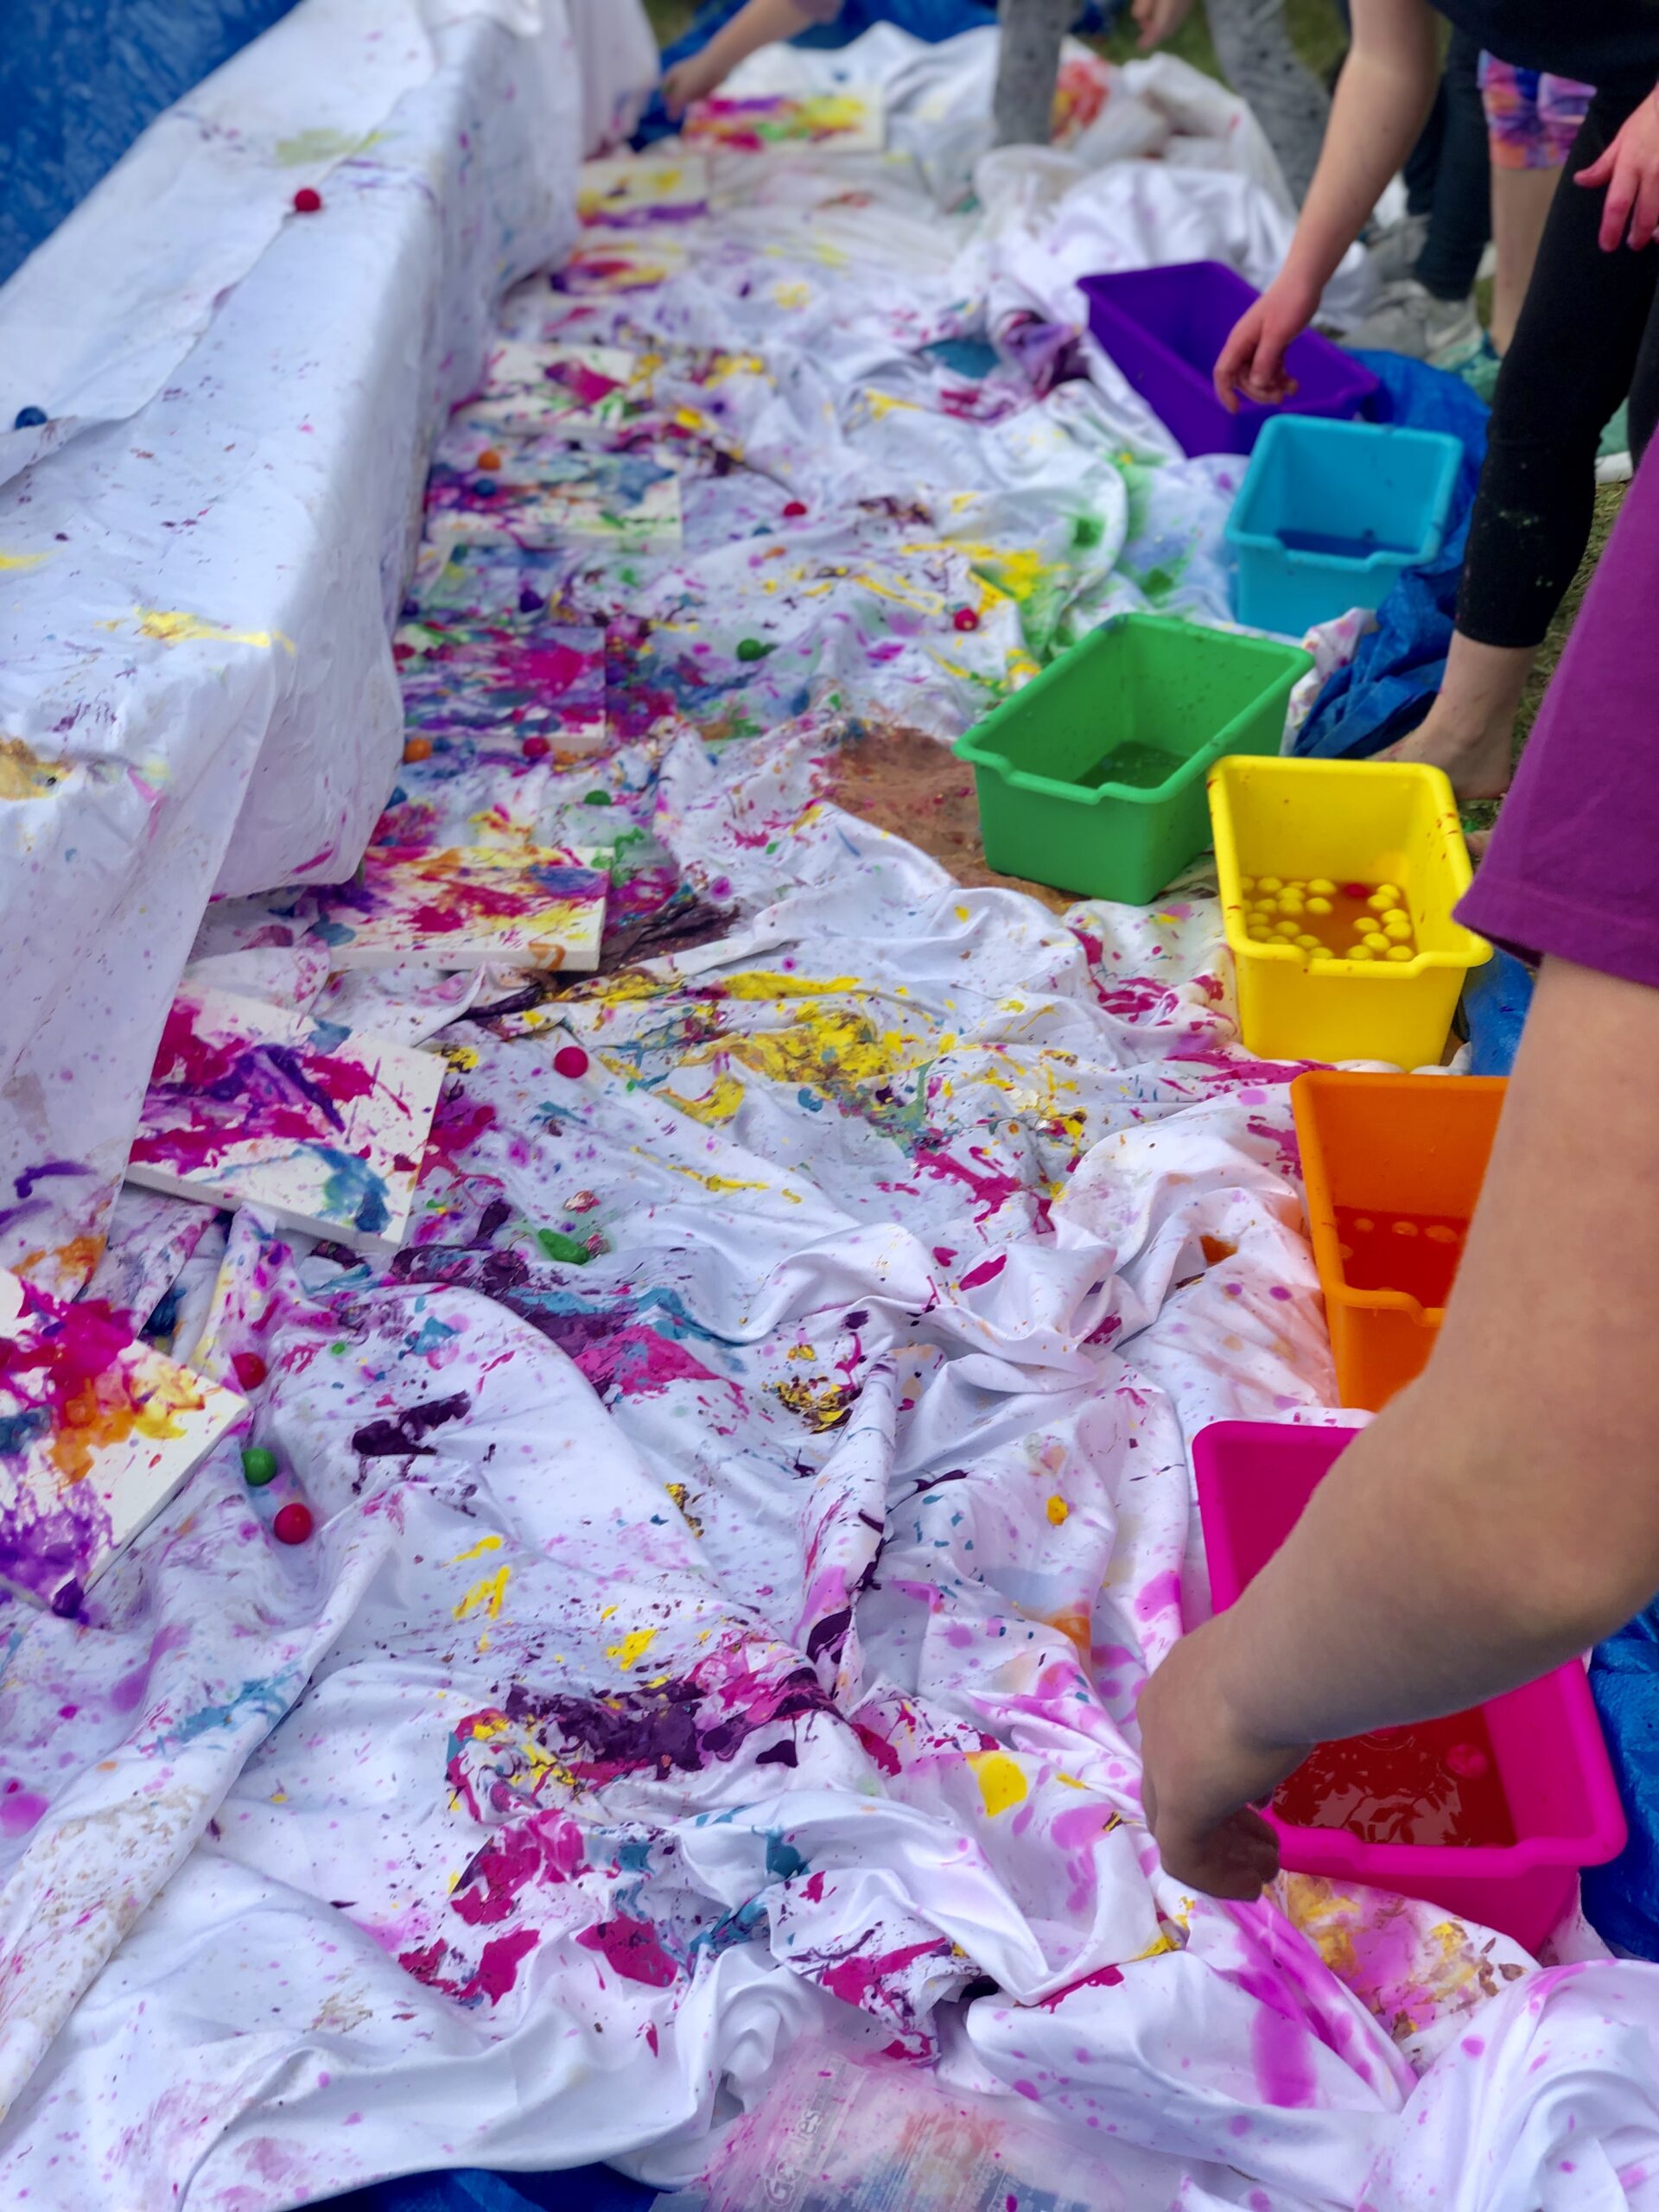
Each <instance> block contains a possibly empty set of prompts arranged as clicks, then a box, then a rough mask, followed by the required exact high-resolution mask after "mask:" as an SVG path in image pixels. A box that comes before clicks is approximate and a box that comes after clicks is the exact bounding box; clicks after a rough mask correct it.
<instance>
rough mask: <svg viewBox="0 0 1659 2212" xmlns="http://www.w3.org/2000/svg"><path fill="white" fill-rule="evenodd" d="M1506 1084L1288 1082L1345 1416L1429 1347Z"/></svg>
mask: <svg viewBox="0 0 1659 2212" xmlns="http://www.w3.org/2000/svg"><path fill="white" fill-rule="evenodd" d="M1508 1088H1509V1086H1508V1084H1507V1083H1505V1082H1504V1080H1503V1077H1498V1076H1435V1075H1351V1074H1344V1073H1342V1072H1341V1071H1338V1070H1335V1069H1332V1070H1328V1071H1316V1072H1315V1073H1313V1074H1309V1075H1303V1076H1298V1077H1297V1078H1296V1081H1295V1082H1294V1084H1292V1086H1291V1103H1292V1107H1293V1109H1294V1113H1295V1116H1296V1135H1297V1139H1298V1141H1299V1142H1300V1147H1301V1154H1302V1178H1303V1182H1304V1184H1305V1185H1306V1198H1307V1224H1308V1229H1309V1231H1310V1233H1311V1235H1312V1236H1313V1262H1314V1265H1315V1266H1316V1267H1317V1268H1318V1269H1319V1287H1320V1288H1321V1289H1322V1290H1323V1291H1324V1293H1325V1318H1326V1319H1327V1321H1328V1322H1329V1324H1330V1328H1331V1350H1332V1353H1333V1354H1334V1355H1335V1358H1336V1363H1337V1387H1338V1392H1339V1394H1340V1395H1341V1400H1342V1402H1343V1404H1344V1406H1360V1407H1364V1408H1367V1409H1369V1410H1370V1411H1371V1412H1373V1413H1375V1412H1376V1411H1377V1410H1378V1408H1381V1407H1383V1406H1385V1405H1386V1404H1387V1403H1388V1402H1389V1399H1390V1398H1391V1397H1393V1395H1394V1394H1395V1391H1396V1390H1401V1389H1404V1388H1405V1386H1406V1384H1407V1383H1409V1382H1410V1381H1411V1379H1412V1377H1413V1376H1414V1375H1417V1374H1419V1373H1421V1370H1422V1368H1423V1365H1424V1363H1425V1362H1426V1361H1427V1357H1428V1355H1429V1353H1430V1352H1431V1351H1433V1348H1434V1339H1435V1337H1436V1336H1437V1335H1438V1333H1439V1332H1440V1321H1441V1319H1442V1317H1443V1315H1444V1313H1445V1311H1446V1295H1447V1294H1448V1292H1449V1290H1450V1287H1451V1284H1452V1278H1453V1277H1454V1276H1455V1274H1456V1272H1457V1263H1458V1260H1459V1257H1460V1256H1461V1253H1462V1249H1463V1231H1464V1230H1465V1229H1466V1228H1467V1226H1468V1224H1469V1218H1470V1216H1471V1214H1472V1213H1473V1212H1474V1210H1475V1201H1476V1199H1477V1198H1478V1197H1479V1195H1480V1186H1481V1183H1482V1181H1483V1180H1484V1177H1485V1173H1486V1162H1487V1160H1488V1159H1489V1157H1490V1156H1491V1149H1492V1139H1493V1137H1494V1136H1495V1135H1497V1117H1498V1115H1499V1114H1500V1112H1501V1111H1502V1110H1503V1094H1504V1092H1505V1090H1507V1089H1508Z"/></svg>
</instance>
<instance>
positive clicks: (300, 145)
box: [277, 129, 380, 169]
mask: <svg viewBox="0 0 1659 2212" xmlns="http://www.w3.org/2000/svg"><path fill="white" fill-rule="evenodd" d="M379 137H380V133H379V132H378V130H371V131H370V132H369V134H368V136H367V137H359V138H353V137H347V135H346V132H345V131H343V130H321V129H320V130H302V131H300V132H298V133H297V134H296V137H292V138H279V139H278V140H277V160H278V161H279V162H281V163H282V165H283V168H285V169H299V168H309V167H310V166H311V164H312V163H313V162H343V161H345V160H346V158H347V156H350V155H352V154H361V153H365V152H366V151H367V149H368V148H369V147H371V146H372V145H374V144H375V143H376V142H377V141H378V138H379Z"/></svg>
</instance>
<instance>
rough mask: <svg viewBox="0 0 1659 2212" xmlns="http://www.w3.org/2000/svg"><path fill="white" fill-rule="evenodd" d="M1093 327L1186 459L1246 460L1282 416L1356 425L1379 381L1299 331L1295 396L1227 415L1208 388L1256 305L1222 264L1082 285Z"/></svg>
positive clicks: (1291, 359)
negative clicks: (1233, 456)
mask: <svg viewBox="0 0 1659 2212" xmlns="http://www.w3.org/2000/svg"><path fill="white" fill-rule="evenodd" d="M1078 286H1079V289H1081V291H1082V293H1083V296H1084V298H1085V299H1086V300H1087V301H1088V302H1089V327H1090V330H1092V331H1093V333H1094V334H1095V336H1096V338H1097V339H1098V340H1100V343H1101V345H1102V346H1103V347H1104V348H1105V350H1106V352H1107V353H1109V354H1110V355H1111V357H1112V359H1113V361H1114V362H1115V363H1116V365H1117V367H1118V368H1119V369H1121V370H1122V372H1123V374H1124V376H1125V377H1126V378H1128V381H1129V383H1130V384H1132V385H1134V387H1135V390H1136V391H1138V392H1139V393H1140V395H1141V398H1142V399H1144V400H1145V401H1146V403H1147V406H1148V407H1150V408H1151V410H1152V411H1153V412H1154V415H1156V416H1158V417H1159V419H1160V421H1161V422H1162V423H1163V424H1164V426H1165V428H1166V429H1167V430H1168V431H1169V433H1170V435H1172V436H1173V438H1174V439H1175V441H1176V442H1177V443H1178V444H1179V446H1180V448H1181V449H1182V451H1183V452H1185V453H1189V454H1198V453H1249V451H1250V449H1251V448H1252V447H1253V446H1254V445H1255V442H1256V439H1257V438H1258V437H1259V436H1260V435H1261V433H1262V429H1264V428H1265V426H1266V425H1267V424H1268V423H1271V422H1274V421H1275V420H1276V419H1277V418H1278V417H1279V416H1281V415H1283V414H1288V413H1293V412H1294V413H1295V414H1297V415H1319V416H1332V417H1333V418H1335V419H1337V420H1338V421H1341V420H1345V419H1346V418H1347V417H1348V416H1353V415H1357V414H1358V412H1359V411H1360V409H1361V408H1362V407H1363V406H1364V404H1366V402H1367V401H1368V400H1370V399H1371V398H1372V397H1374V396H1375V395H1376V391H1377V390H1378V385H1377V380H1376V378H1375V377H1374V376H1373V375H1372V374H1371V372H1370V370H1369V369H1365V368H1362V367H1361V366H1360V365H1359V363H1358V362H1357V360H1356V359H1354V357H1353V355H1352V354H1351V353H1344V352H1343V350H1342V348H1341V346H1333V345H1332V343H1331V341H1330V340H1329V339H1328V338H1321V337H1320V336H1319V334H1318V333H1317V332H1316V331H1312V330H1305V331H1304V332H1303V333H1302V334H1301V336H1300V338H1294V339H1293V340H1291V342H1290V344H1289V346H1287V348H1286V350H1285V366H1286V368H1287V371H1288V372H1289V373H1290V375H1291V376H1293V377H1294V378H1295V379H1296V391H1295V392H1294V395H1293V397H1291V398H1289V399H1287V401H1286V402H1285V404H1284V406H1283V407H1282V408H1278V407H1258V406H1257V405H1256V404H1255V402H1254V401H1253V400H1248V399H1241V400H1240V401H1239V404H1238V412H1237V413H1236V415H1230V414H1229V413H1228V411H1227V410H1226V409H1225V408H1224V406H1223V405H1222V404H1221V402H1220V401H1219V400H1218V399H1217V397H1216V392H1215V386H1214V384H1213V383H1212V382H1211V378H1212V377H1213V375H1214V372H1215V366H1216V361H1217V357H1218V355H1219V354H1220V352H1221V349H1222V347H1223V346H1224V344H1225V343H1226V341H1227V337H1228V334H1229V333H1230V331H1231V329H1232V327H1233V325H1234V324H1235V323H1236V321H1238V319H1239V317H1240V315H1243V312H1244V310H1245V309H1246V308H1248V307H1249V306H1251V305H1252V304H1253V303H1254V302H1255V301H1256V300H1258V299H1259V298H1260V297H1261V294H1260V293H1259V292H1258V291H1257V290H1256V289H1255V286H1254V285H1252V284H1247V283H1245V281H1244V279H1243V277H1241V276H1240V275H1239V274H1238V272H1237V270H1234V269H1229V268H1228V266H1227V264H1225V262H1222V261H1177V262H1172V263H1170V264H1167V265H1166V267H1164V268H1161V269H1124V270H1116V271H1114V272H1113V273H1112V274H1110V275H1109V276H1100V277H1080V278H1079V279H1078Z"/></svg>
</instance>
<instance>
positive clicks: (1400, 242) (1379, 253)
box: [1365, 215, 1428, 284]
mask: <svg viewBox="0 0 1659 2212" xmlns="http://www.w3.org/2000/svg"><path fill="white" fill-rule="evenodd" d="M1427 238H1428V218H1427V215H1402V217H1401V218H1400V220H1399V221H1398V222H1397V223H1389V224H1386V225H1385V226H1383V229H1382V230H1380V231H1378V232H1376V235H1375V236H1374V237H1372V238H1368V239H1367V240H1366V241H1365V250H1366V252H1367V253H1368V254H1369V255H1370V264H1371V267H1372V268H1373V269H1374V270H1376V281H1377V283H1379V284H1394V283H1398V282H1399V280H1400V278H1401V277H1409V276H1410V275H1411V274H1412V272H1413V270H1414V269H1415V268H1416V266H1417V257H1418V255H1419V254H1420V253H1421V251H1422V250H1423V247H1424V245H1425V244H1426V242H1427Z"/></svg>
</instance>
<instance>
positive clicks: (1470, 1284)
mask: <svg viewBox="0 0 1659 2212" xmlns="http://www.w3.org/2000/svg"><path fill="white" fill-rule="evenodd" d="M1447 1080H1448V1081H1452V1080H1455V1078H1453V1077H1448V1078H1447ZM1656 1090H1659V990H1654V989H1649V988H1647V987H1646V986H1644V985H1643V984H1641V983H1637V982H1626V981H1624V979H1623V978H1621V977H1618V976H1607V975H1601V974H1597V973H1594V972H1592V971H1591V970H1590V969H1585V968H1577V967H1571V966H1568V965H1567V963H1565V962H1564V961H1560V960H1555V959H1551V960H1547V961H1546V962H1545V964H1544V969H1543V972H1542V975H1541V979H1540V982H1539V985H1538V989H1537V993H1536V995H1535V999H1534V1001H1533V1006H1532V1010H1531V1013H1530V1014H1529V1018H1528V1021H1527V1027H1526V1033H1525V1036H1524V1039H1523V1041H1522V1046H1521V1051H1520V1053H1519V1055H1518V1057H1517V1059H1516V1068H1515V1073H1514V1076H1513V1077H1512V1078H1511V1081H1510V1090H1509V1096H1508V1099H1507V1101H1506V1103H1505V1105H1504V1109H1503V1121H1502V1123H1501V1125H1500V1127H1499V1129H1498V1135H1497V1144H1496V1146H1495V1147H1494V1149H1493V1153H1492V1158H1491V1166H1490V1167H1489V1169H1488V1172H1487V1175H1486V1180H1485V1184H1484V1187H1483V1189H1482V1192H1481V1197H1480V1204H1479V1206H1478V1210H1477V1212H1476V1216H1475V1219H1474V1222H1473V1224H1472V1226H1471V1230H1470V1235H1469V1241H1468V1246H1467V1249H1466V1251H1465V1255H1464V1259H1463V1262H1462V1264H1461V1266H1460V1268H1459V1274H1458V1281H1457V1285H1456V1288H1455V1290H1454V1292H1453V1294H1452V1301H1451V1305H1450V1306H1449V1308H1448V1310H1447V1313H1446V1323H1445V1326H1444V1328H1443V1330H1442V1332H1441V1335H1440V1343H1439V1344H1438V1345H1437V1346H1436V1347H1435V1351H1434V1354H1433V1358H1432V1360H1431V1361H1430V1363H1429V1365H1428V1368H1427V1370H1426V1371H1425V1373H1424V1374H1423V1375H1422V1376H1421V1377H1420V1378H1419V1379H1418V1381H1417V1382H1415V1383H1413V1384H1412V1386H1411V1387H1410V1389H1408V1390H1406V1391H1405V1392H1404V1393H1402V1395H1401V1396H1400V1397H1399V1398H1397V1399H1396V1400H1395V1402H1393V1403H1392V1404H1391V1405H1389V1408H1387V1410H1386V1411H1385V1412H1384V1413H1383V1414H1381V1415H1380V1416H1379V1417H1378V1419H1377V1420H1376V1421H1375V1422H1374V1423H1373V1425H1372V1426H1371V1427H1370V1428H1368V1429H1367V1430H1365V1432H1364V1433H1363V1434H1362V1435H1361V1436H1360V1437H1359V1438H1358V1439H1357V1440H1356V1441H1355V1442H1354V1443H1353V1444H1351V1446H1349V1448H1348V1449H1347V1451H1346V1452H1344V1453H1343V1456H1342V1458H1341V1459H1340V1460H1338V1463H1337V1465H1335V1467H1333V1468H1332V1471H1331V1473H1330V1474H1329V1475H1328V1476H1327V1477H1326V1478H1325V1481H1324V1482H1323V1483H1321V1484H1320V1485H1319V1489H1318V1490H1317V1491H1315V1492H1314V1494H1313V1500H1312V1502H1311V1503H1310V1504H1309V1506H1308V1509H1307V1510H1306V1513H1305V1514H1304V1515H1303V1516H1302V1518H1301V1520H1300V1522H1299V1523H1298V1524H1297V1526H1296V1529H1294V1532H1293V1534H1292V1535H1291V1536H1290V1538H1289V1539H1288V1541H1287V1542H1286V1544H1285V1546H1284V1548H1282V1550H1281V1551H1280V1552H1279V1553H1278V1554H1276V1555H1275V1557H1274V1559H1273V1560H1271V1561H1270V1562H1269V1564H1268V1566H1267V1567H1265V1568H1264V1569H1263V1570H1262V1573H1260V1574H1259V1575H1258V1576H1257V1577H1256V1579H1255V1581H1254V1582H1253V1583H1252V1584H1251V1585H1250V1586H1249V1590H1248V1591H1247V1592H1245V1594H1244V1596H1243V1598H1242V1599H1240V1600H1239V1602H1238V1603H1237V1604H1236V1605H1234V1606H1233V1607H1232V1608H1231V1609H1230V1611H1227V1612H1225V1613H1223V1614H1221V1615H1219V1616H1218V1617H1217V1619H1216V1620H1214V1621H1213V1622H1211V1624H1209V1625H1208V1626H1207V1627H1205V1628H1201V1629H1199V1630H1197V1632H1196V1633H1195V1634H1194V1635H1192V1636H1191V1637H1186V1638H1185V1639H1183V1641H1182V1642H1181V1643H1178V1644H1177V1645H1176V1647H1175V1649H1173V1651H1172V1652H1171V1654H1170V1655H1169V1656H1168V1658H1167V1659H1166V1660H1165V1662H1163V1664H1162V1665H1161V1666H1160V1668H1159V1669H1158V1670H1157V1672H1156V1673H1155V1674H1154V1675H1153V1676H1152V1678H1151V1680H1150V1681H1149V1682H1148V1683H1147V1688H1146V1691H1145V1693H1144V1694H1143V1695H1142V1697H1141V1707H1140V1719H1141V1732H1142V1741H1143V1750H1144V1758H1145V1764H1146V1789H1145V1796H1146V1803H1147V1817H1148V1819H1149V1821H1150V1822H1151V1825H1152V1827H1153V1829H1154V1834H1155V1835H1156V1837H1157V1840H1158V1846H1159V1849H1160V1852H1161V1853H1162V1855H1163V1859H1164V1864H1165V1866H1166V1867H1167V1868H1168V1869H1169V1871H1170V1872H1172V1873H1173V1874H1174V1875H1175V1876H1176V1877H1177V1878H1179V1879H1181V1880H1184V1881H1188V1882H1191V1883H1192V1884H1193V1885H1195V1886H1196V1887H1198V1888H1199V1889H1204V1890H1210V1891H1214V1892H1215V1893H1216V1894H1217V1895H1220V1896H1224V1897H1254V1896H1255V1894H1256V1892H1257V1891H1258V1889H1259V1888H1260V1887H1261V1885H1262V1881H1263V1880H1264V1879H1265V1878H1268V1877H1269V1876H1271V1874H1272V1872H1273V1871H1274V1863H1275V1857H1276V1854H1275V1851H1274V1842H1273V1839H1272V1836H1271V1833H1270V1831H1268V1828H1267V1827H1266V1824H1265V1823H1264V1822H1263V1821H1261V1820H1259V1819H1258V1818H1257V1817H1256V1815H1254V1814H1253V1813H1251V1812H1249V1810H1248V1808H1249V1805H1250V1804H1251V1803H1252V1802H1257V1801H1259V1800H1261V1799H1262V1798H1263V1797H1265V1796H1267V1795H1268V1792H1270V1791H1271V1790H1272V1789H1274V1786H1275V1785H1276V1784H1277V1783H1279V1782H1280V1781H1281V1780H1282V1779H1283V1777H1285V1775H1287V1773H1289V1772H1290V1770H1292V1768H1293V1767H1294V1766H1296V1765H1297V1764H1300V1760H1301V1758H1302V1757H1303V1755H1304V1753H1305V1751H1306V1748H1307V1746H1308V1745H1311V1744H1313V1743H1315V1742H1318V1741H1321V1740H1325V1739H1328V1738H1332V1737H1338V1736H1345V1735H1352V1734H1357V1733H1359V1732H1362V1731H1363V1730H1367V1729H1370V1728H1376V1727H1382V1726H1389V1725H1392V1724H1394V1723H1395V1722H1399V1721H1406V1720H1413V1719H1424V1718H1427V1717H1428V1716H1430V1715H1433V1714H1438V1713H1452V1712H1456V1711H1457V1710H1459V1708H1460V1707H1464V1706H1466V1705H1472V1704H1475V1703H1477V1702H1478V1701H1479V1700H1482V1699H1484V1698H1486V1697H1489V1696H1493V1695H1496V1694H1497V1693H1499V1692H1500V1691H1503V1690H1506V1689H1509V1688H1513V1687H1514V1686H1515V1685H1516V1683H1519V1682H1522V1681H1529V1680H1530V1679H1531V1678H1533V1677H1534V1676H1535V1675H1540V1674H1542V1673H1544V1672H1545V1671H1546V1670H1547V1669H1549V1668H1551V1667H1554V1666H1556V1665H1559V1664H1560V1662H1562V1661H1563V1660H1566V1659H1568V1658H1572V1657H1574V1656H1577V1655H1578V1654H1579V1653H1580V1652H1581V1651H1583V1650H1584V1649H1586V1648H1587V1647H1588V1646H1589V1645H1590V1644H1592V1643H1595V1642H1597V1641H1598V1640H1599V1638H1600V1637H1604V1636H1606V1635H1610V1634H1611V1632H1612V1630H1614V1629H1616V1628H1618V1626H1620V1625H1621V1624H1622V1623H1624V1621H1626V1620H1628V1619H1629V1618H1630V1617H1631V1615H1632V1614H1633V1613H1635V1612H1637V1611H1638V1610H1639V1609H1640V1608H1641V1607H1642V1606H1643V1605H1646V1604H1648V1602H1649V1599H1651V1598H1652V1597H1653V1594H1654V1592H1655V1590H1656V1589H1659V1482H1656V1479H1655V1476H1656V1460H1659V1441H1656V1440H1659V1351H1656V1340H1655V1332H1656V1325H1659V1234H1656V1230H1655V1224H1656V1223H1659V1112H1656V1111H1655V1107H1654V1099H1655V1096H1656Z"/></svg>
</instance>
